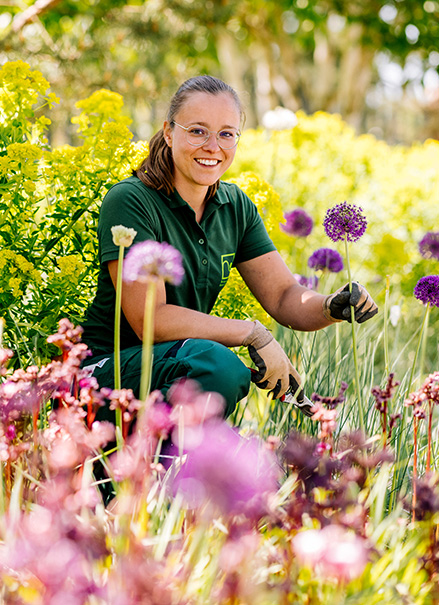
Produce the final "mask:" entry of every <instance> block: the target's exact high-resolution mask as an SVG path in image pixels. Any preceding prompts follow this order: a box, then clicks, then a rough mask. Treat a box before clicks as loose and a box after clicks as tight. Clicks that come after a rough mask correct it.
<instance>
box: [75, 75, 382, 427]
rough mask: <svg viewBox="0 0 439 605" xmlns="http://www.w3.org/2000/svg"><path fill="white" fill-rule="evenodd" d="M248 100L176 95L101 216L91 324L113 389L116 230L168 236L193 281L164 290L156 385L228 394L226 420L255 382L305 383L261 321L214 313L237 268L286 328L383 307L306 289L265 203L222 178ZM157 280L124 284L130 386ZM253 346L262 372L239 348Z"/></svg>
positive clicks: (196, 87)
mask: <svg viewBox="0 0 439 605" xmlns="http://www.w3.org/2000/svg"><path fill="white" fill-rule="evenodd" d="M242 115H243V111H242V107H241V104H240V101H239V98H238V96H237V94H236V92H235V91H234V90H233V89H232V88H231V87H230V86H228V85H227V84H225V83H224V82H222V81H221V80H218V79H217V78H213V77H211V76H200V77H196V78H191V79H189V80H187V81H186V82H184V83H183V84H182V85H181V86H180V88H179V89H178V91H177V92H176V94H175V95H174V97H173V99H172V100H171V103H170V107H169V111H168V115H167V119H166V121H165V122H164V125H163V128H162V129H161V130H160V131H159V132H158V133H157V134H156V135H155V136H154V137H153V138H152V140H151V142H150V148H149V155H148V157H147V158H146V159H145V160H144V162H143V163H142V165H141V166H140V167H139V169H138V170H136V171H135V172H134V174H133V176H131V177H129V178H128V179H125V180H124V181H122V182H120V183H118V184H116V185H114V186H113V187H112V188H111V189H110V190H109V192H108V193H107V195H106V197H105V199H104V201H103V203H102V208H101V214H100V218H99V226H98V236H99V257H100V267H101V269H100V275H99V280H98V289H97V294H96V298H95V300H94V301H93V303H92V305H91V307H90V309H89V312H88V315H87V319H86V322H85V324H84V328H85V332H84V341H85V342H86V343H87V344H88V345H89V347H90V348H91V350H92V352H93V357H92V358H91V359H90V360H89V362H88V363H89V364H91V366H92V367H93V371H94V376H95V377H96V378H97V380H98V382H99V384H100V386H101V387H102V386H110V387H111V386H113V372H114V366H113V356H112V353H113V318H114V305H115V284H116V279H117V272H118V260H117V259H118V248H117V247H116V246H115V245H114V243H113V241H112V235H111V227H112V226H114V225H120V224H122V225H124V226H125V227H129V228H133V229H135V230H136V232H137V236H136V239H135V242H138V241H143V240H156V241H160V242H162V241H166V242H168V243H169V244H171V245H173V246H174V247H175V248H177V249H178V250H179V251H180V252H181V254H182V256H183V263H184V269H185V278H184V281H183V283H182V284H181V285H180V286H178V287H175V286H170V285H166V286H165V285H164V284H162V285H161V286H159V288H158V294H157V305H156V310H155V324H154V342H155V345H154V364H153V371H152V385H151V386H152V388H153V389H161V390H162V392H163V393H166V391H167V389H168V388H169V387H170V385H171V384H172V383H173V382H174V381H175V380H176V379H177V378H180V377H184V376H187V377H189V378H192V379H194V380H197V381H198V383H199V384H200V385H201V387H202V389H203V390H206V391H216V392H219V393H220V394H221V395H222V396H223V397H224V399H225V402H226V407H225V415H226V416H227V415H229V414H230V413H231V412H232V411H233V410H234V408H235V406H236V403H237V402H238V401H239V400H240V399H242V398H243V397H244V396H245V395H246V394H247V392H248V389H249V386H250V380H251V379H253V381H254V382H255V383H256V385H257V386H259V387H260V388H264V389H270V390H272V392H273V396H274V397H281V396H282V395H283V394H284V393H285V392H286V391H287V389H288V388H289V387H290V386H292V387H293V389H294V390H298V385H299V384H300V378H299V376H298V374H297V372H296V370H295V369H294V368H293V366H292V365H291V363H290V361H289V359H288V357H287V356H286V354H285V353H284V351H283V349H282V348H281V347H280V345H279V344H278V343H277V342H276V341H275V340H274V339H273V337H272V335H271V333H270V332H269V331H268V330H267V329H266V328H264V327H263V326H262V324H260V323H259V322H258V321H255V322H252V321H247V320H236V319H227V318H220V317H214V316H212V315H209V313H210V311H211V309H212V307H213V305H214V303H215V300H216V298H217V296H218V293H219V292H220V290H221V288H222V287H223V286H224V284H225V283H226V281H227V277H228V270H229V267H230V266H231V265H232V264H233V266H235V267H236V268H237V269H238V271H239V273H240V274H241V276H242V278H243V279H244V281H245V282H246V284H247V285H248V287H249V288H250V290H251V291H252V292H253V294H254V295H255V297H256V298H257V299H258V301H259V302H260V303H261V305H262V306H263V307H264V309H266V311H267V312H268V313H269V314H270V315H271V316H272V317H273V318H274V319H275V320H276V321H277V322H279V323H280V324H282V325H284V326H289V327H291V328H293V329H295V330H305V331H308V330H318V329H320V328H324V327H326V326H328V325H330V324H331V323H333V322H335V321H341V320H343V319H345V318H347V319H349V318H350V305H353V306H354V308H355V317H356V319H357V321H364V320H366V319H369V318H370V317H372V316H373V315H375V313H376V312H377V307H376V305H375V303H374V302H373V300H372V299H371V298H370V296H369V295H368V293H367V292H366V291H365V289H364V288H363V287H362V286H360V285H359V284H358V285H355V288H354V289H353V291H352V294H350V293H349V292H348V291H347V288H345V289H344V291H342V289H340V290H339V291H337V292H336V293H335V294H333V295H330V296H324V295H321V294H318V293H316V292H313V291H310V290H308V289H307V288H304V287H302V286H300V285H299V284H298V282H297V281H296V279H295V278H294V277H293V275H292V274H291V272H290V271H289V269H288V268H287V266H286V265H285V263H284V262H283V260H282V258H281V256H280V255H279V253H278V252H277V251H276V248H275V246H274V245H273V243H272V242H271V240H270V239H269V237H268V235H267V232H266V230H265V227H264V225H263V223H262V220H261V218H260V216H259V215H258V213H257V210H256V207H255V205H254V204H253V203H252V202H251V201H250V200H249V198H247V196H246V195H245V194H244V193H243V192H242V191H241V190H240V189H239V188H238V187H237V186H236V185H232V184H228V183H223V182H221V181H220V179H221V177H222V175H223V174H224V172H225V171H226V170H227V168H228V167H229V166H230V165H231V163H232V162H233V158H234V156H235V152H236V147H237V144H238V141H239V137H240V126H241V123H242ZM145 293H146V285H145V284H143V283H134V284H127V283H124V286H123V292H122V310H123V318H122V324H121V349H122V352H121V374H122V387H124V388H131V389H133V391H134V393H135V394H137V395H138V392H139V385H140V368H141V354H142V353H141V335H142V326H143V309H144V300H145ZM240 345H244V346H247V347H248V349H249V353H250V356H251V359H252V360H253V362H254V363H255V365H256V368H257V371H256V372H255V373H254V374H253V376H252V377H251V373H250V370H249V369H248V368H247V367H246V366H245V365H244V364H243V363H242V362H241V361H240V359H239V358H238V357H237V356H236V355H235V354H234V353H233V352H232V351H230V349H229V348H228V347H237V346H240Z"/></svg>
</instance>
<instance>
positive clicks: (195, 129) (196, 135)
mask: <svg viewBox="0 0 439 605" xmlns="http://www.w3.org/2000/svg"><path fill="white" fill-rule="evenodd" d="M186 138H187V141H188V143H190V144H191V145H195V146H197V145H202V144H203V143H205V142H206V141H207V139H208V138H209V131H208V130H207V128H204V127H203V126H191V127H190V128H188V129H187V131H186Z"/></svg>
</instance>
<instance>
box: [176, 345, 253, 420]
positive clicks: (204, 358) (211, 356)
mask: <svg viewBox="0 0 439 605" xmlns="http://www.w3.org/2000/svg"><path fill="white" fill-rule="evenodd" d="M185 347H187V348H186V351H185ZM185 347H183V348H182V350H181V354H182V355H184V361H185V364H187V369H188V371H187V376H188V378H191V379H193V380H196V381H197V382H198V383H199V384H200V386H201V388H202V389H203V391H214V392H216V393H219V394H220V395H222V397H223V398H224V400H225V411H224V415H225V416H229V415H230V414H231V413H232V412H233V411H234V409H235V407H236V404H237V403H238V401H240V400H241V399H242V398H243V397H245V396H246V395H247V393H248V391H249V388H250V376H251V373H250V370H249V369H248V368H247V367H246V365H245V364H244V363H243V362H242V361H241V360H240V359H239V357H238V356H237V355H235V353H233V352H232V351H230V349H228V348H227V347H225V346H223V345H221V344H219V343H217V342H213V341H209V340H197V339H190V340H189V341H187V343H185Z"/></svg>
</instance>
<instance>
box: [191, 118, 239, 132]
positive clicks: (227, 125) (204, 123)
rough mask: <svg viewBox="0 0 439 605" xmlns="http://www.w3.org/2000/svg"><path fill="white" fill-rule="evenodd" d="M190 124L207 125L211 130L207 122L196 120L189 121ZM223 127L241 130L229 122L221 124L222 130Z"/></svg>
mask: <svg viewBox="0 0 439 605" xmlns="http://www.w3.org/2000/svg"><path fill="white" fill-rule="evenodd" d="M189 124H190V125H191V126H194V125H196V124H198V125H199V126H205V127H206V128H207V129H208V130H210V129H209V125H208V124H207V122H200V121H198V120H197V121H195V122H189ZM223 128H234V129H235V130H239V128H236V126H230V125H229V124H224V126H221V128H220V130H222V129H223Z"/></svg>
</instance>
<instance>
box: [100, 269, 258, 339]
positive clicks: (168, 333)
mask: <svg viewBox="0 0 439 605" xmlns="http://www.w3.org/2000/svg"><path fill="white" fill-rule="evenodd" d="M117 269H118V261H117V260H114V261H110V262H109V263H108V270H109V272H110V276H111V279H112V281H113V284H114V285H115V284H116V279H117ZM146 289H147V284H144V283H139V282H134V283H127V282H124V285H123V288H122V310H123V313H124V315H125V317H126V319H127V321H128V323H129V324H130V326H131V327H132V329H133V330H134V332H135V333H136V334H137V336H138V337H139V338H140V339H142V333H143V312H144V307H145V296H146ZM253 327H254V324H253V322H249V321H245V320H240V319H226V318H222V317H215V316H213V315H207V314H206V313H200V312H199V311H194V310H192V309H186V308H184V307H179V306H177V305H168V304H167V303H166V291H165V285H164V283H163V282H159V283H158V284H157V298H156V309H155V321H154V342H166V341H169V340H182V339H185V338H205V339H207V340H214V341H215V342H219V343H221V344H223V345H225V346H226V347H237V346H240V345H242V343H243V341H244V340H245V339H246V337H247V336H248V335H249V334H250V332H251V331H252V330H253Z"/></svg>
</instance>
